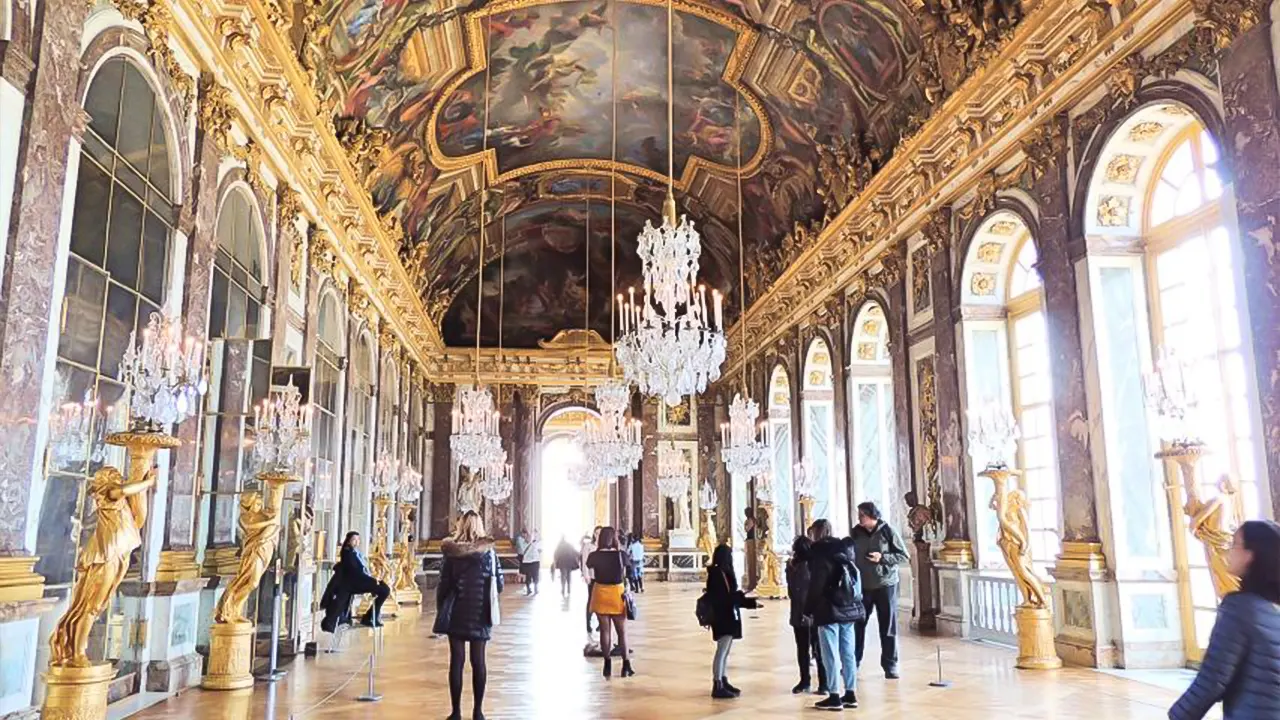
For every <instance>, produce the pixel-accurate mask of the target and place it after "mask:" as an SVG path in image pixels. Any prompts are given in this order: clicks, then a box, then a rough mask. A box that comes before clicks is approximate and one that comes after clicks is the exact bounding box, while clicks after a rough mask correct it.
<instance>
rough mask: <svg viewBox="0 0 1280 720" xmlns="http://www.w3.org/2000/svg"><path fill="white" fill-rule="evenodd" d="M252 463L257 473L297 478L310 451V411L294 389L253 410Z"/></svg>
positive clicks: (288, 388) (287, 390)
mask: <svg viewBox="0 0 1280 720" xmlns="http://www.w3.org/2000/svg"><path fill="white" fill-rule="evenodd" d="M253 427H254V439H253V459H254V462H255V463H257V466H258V471H259V472H266V473H274V472H279V473H288V474H290V475H297V474H300V473H301V471H302V468H304V467H305V466H306V461H307V455H308V453H309V451H310V450H311V408H310V406H307V405H303V404H302V393H301V392H299V391H298V388H297V387H296V386H293V385H289V386H287V387H286V388H285V389H284V390H282V391H279V392H277V393H275V397H274V398H267V399H266V400H263V401H262V404H261V405H259V406H257V407H255V408H254V409H253Z"/></svg>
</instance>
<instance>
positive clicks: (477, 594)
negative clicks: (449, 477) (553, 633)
mask: <svg viewBox="0 0 1280 720" xmlns="http://www.w3.org/2000/svg"><path fill="white" fill-rule="evenodd" d="M440 551H441V553H442V554H443V555H444V562H443V564H441V566H440V584H439V585H438V586H436V619H435V624H434V625H433V627H432V632H434V633H435V634H436V635H447V636H449V702H450V703H451V704H452V706H453V712H451V713H449V720H460V718H461V717H462V713H461V705H462V666H463V665H464V664H465V663H466V658H467V645H468V644H470V646H471V693H472V695H473V696H474V697H473V698H472V703H473V711H472V717H473V718H475V720H484V713H483V712H481V705H482V704H483V703H484V689H485V682H486V680H487V679H488V669H487V667H486V666H485V658H484V651H485V647H486V646H487V645H488V642H489V638H490V637H492V635H493V626H494V625H496V624H497V620H498V606H497V594H498V593H500V592H502V573H501V572H500V571H499V570H498V555H497V553H496V552H494V549H493V540H492V539H490V538H489V537H488V536H487V535H485V530H484V521H483V520H481V519H480V516H479V515H477V514H476V513H475V512H474V511H470V510H469V511H467V512H465V513H463V515H462V518H461V519H459V520H458V528H457V530H456V531H455V532H454V534H453V536H452V537H449V538H446V539H445V541H444V542H443V543H442V544H441V547H440Z"/></svg>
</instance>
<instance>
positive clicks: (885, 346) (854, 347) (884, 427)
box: [849, 302, 898, 518]
mask: <svg viewBox="0 0 1280 720" xmlns="http://www.w3.org/2000/svg"><path fill="white" fill-rule="evenodd" d="M852 335H853V339H852V342H851V347H850V354H849V356H850V358H851V360H850V361H849V398H850V401H849V416H850V417H849V427H850V428H851V435H852V438H851V441H852V443H853V457H854V466H853V493H854V503H855V504H856V503H859V502H864V501H867V500H869V501H871V502H874V503H875V504H876V505H877V506H878V507H879V508H880V510H881V512H882V513H884V515H885V517H886V518H890V517H893V516H892V515H890V511H891V509H892V508H893V506H894V504H895V503H894V500H895V499H896V498H897V497H898V496H897V494H896V493H895V491H896V490H897V486H896V482H897V481H896V476H897V474H896V472H895V471H896V462H897V461H896V459H895V458H896V452H897V447H896V446H897V442H896V440H895V438H894V424H893V371H892V368H891V366H890V364H889V342H888V341H889V327H888V323H887V321H886V318H885V314H884V308H883V307H881V306H880V304H879V303H876V302H869V303H867V304H865V305H863V306H862V309H861V310H860V311H859V312H858V316H857V318H856V319H855V320H854V323H853V333H852Z"/></svg>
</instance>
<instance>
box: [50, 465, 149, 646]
mask: <svg viewBox="0 0 1280 720" xmlns="http://www.w3.org/2000/svg"><path fill="white" fill-rule="evenodd" d="M155 482H156V476H155V471H154V470H151V471H148V472H146V473H145V474H143V476H142V480H140V481H138V482H135V483H132V484H127V483H126V482H125V478H124V476H123V475H121V474H120V471H119V470H116V469H115V468H110V467H105V468H102V469H101V470H99V471H98V472H96V473H94V474H93V478H91V479H90V480H89V493H90V494H91V495H92V496H93V500H94V503H95V504H96V505H97V516H98V525H97V528H95V529H94V531H93V536H92V537H90V538H89V542H88V543H87V544H85V546H84V547H83V548H81V550H80V557H79V558H77V561H76V571H77V572H78V573H79V577H77V578H76V582H75V585H74V586H73V587H72V589H71V605H70V606H69V607H68V608H67V611H66V613H64V614H63V616H62V618H61V619H59V620H58V625H57V627H55V628H54V630H53V637H52V639H50V641H49V648H50V650H51V651H52V657H51V658H50V660H49V664H50V665H54V666H58V667H78V668H83V667H89V666H90V665H91V663H90V662H89V656H88V655H87V654H86V649H87V648H88V646H89V630H90V628H92V627H93V621H94V620H95V619H97V617H98V615H100V614H102V611H104V610H106V609H107V605H108V604H109V603H110V602H111V598H112V597H114V596H115V593H116V588H118V587H120V581H121V580H123V579H124V574H125V572H126V571H127V570H128V569H129V557H130V555H132V554H133V551H134V549H135V548H138V547H141V546H142V533H141V530H142V526H143V525H145V524H146V522H147V505H146V498H145V497H143V495H142V493H144V492H145V491H146V490H148V489H149V488H150V487H151V486H152V485H155Z"/></svg>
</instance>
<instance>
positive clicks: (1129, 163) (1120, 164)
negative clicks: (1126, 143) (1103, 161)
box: [1106, 153, 1142, 185]
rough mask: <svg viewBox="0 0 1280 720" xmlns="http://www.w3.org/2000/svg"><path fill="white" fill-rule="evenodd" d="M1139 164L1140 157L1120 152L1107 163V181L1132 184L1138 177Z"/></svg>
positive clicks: (1140, 163)
mask: <svg viewBox="0 0 1280 720" xmlns="http://www.w3.org/2000/svg"><path fill="white" fill-rule="evenodd" d="M1141 166H1142V158H1140V157H1138V156H1137V155H1128V154H1125V153H1120V154H1119V155H1116V156H1115V157H1113V158H1111V160H1110V162H1108V163H1107V171H1106V172H1107V175H1106V177H1107V182H1113V183H1124V184H1126V185H1132V184H1133V182H1134V181H1135V180H1137V179H1138V169H1139V168H1140V167H1141Z"/></svg>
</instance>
